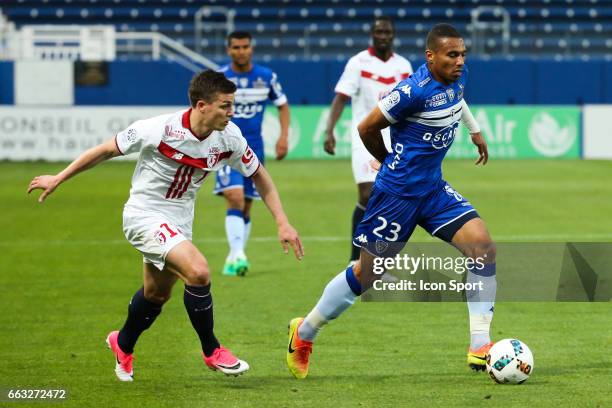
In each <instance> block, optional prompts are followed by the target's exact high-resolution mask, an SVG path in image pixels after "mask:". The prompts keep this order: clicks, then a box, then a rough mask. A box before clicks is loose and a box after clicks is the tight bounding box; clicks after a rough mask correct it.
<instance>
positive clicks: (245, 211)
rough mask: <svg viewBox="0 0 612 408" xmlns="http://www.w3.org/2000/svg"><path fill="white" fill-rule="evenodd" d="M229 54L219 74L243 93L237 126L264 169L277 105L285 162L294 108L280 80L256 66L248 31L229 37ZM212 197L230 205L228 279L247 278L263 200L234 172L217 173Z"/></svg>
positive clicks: (279, 147)
mask: <svg viewBox="0 0 612 408" xmlns="http://www.w3.org/2000/svg"><path fill="white" fill-rule="evenodd" d="M227 54H228V55H229V56H230V58H231V59H232V62H231V63H230V64H228V65H225V66H223V67H221V68H220V69H219V71H220V72H223V74H225V76H226V77H227V78H228V79H229V80H230V81H232V82H234V83H235V84H236V86H237V87H238V89H237V90H236V96H235V104H236V109H235V113H234V116H233V117H232V122H234V123H235V124H236V125H237V126H238V127H239V128H240V131H241V132H242V135H243V136H244V137H245V139H246V140H247V142H248V143H249V146H251V148H252V149H253V151H254V152H255V154H256V155H257V157H258V158H259V160H260V161H261V163H263V162H264V141H263V136H262V133H261V130H262V129H261V127H262V123H263V119H264V113H265V110H266V105H267V103H268V102H272V103H273V104H274V105H275V106H276V107H277V108H278V121H279V127H280V135H279V137H278V141H277V142H276V159H277V160H281V159H282V158H284V157H285V156H286V155H287V150H288V146H289V103H288V102H287V97H286V96H285V94H284V93H283V90H282V87H281V85H280V82H279V81H278V78H277V77H276V74H275V73H274V72H272V70H271V69H269V68H266V67H263V66H261V65H258V64H253V62H252V58H253V47H252V46H251V34H249V33H248V32H246V31H234V32H233V33H231V34H230V35H229V36H228V37H227ZM213 192H214V193H215V194H219V195H221V194H222V195H223V196H224V197H225V201H226V203H227V213H226V216H225V233H226V235H227V242H228V244H229V247H230V248H229V254H228V255H227V258H226V260H225V266H224V267H223V274H224V275H229V276H243V275H244V274H245V273H246V272H247V271H248V270H249V267H250V265H249V261H248V260H247V256H246V253H245V249H246V243H247V241H248V239H249V235H250V232H251V225H252V223H251V206H252V204H253V200H258V199H259V198H260V197H259V193H258V192H257V190H256V189H255V186H254V185H253V181H252V180H251V179H250V178H248V177H244V176H243V175H242V174H240V172H238V171H236V170H233V169H232V168H231V167H230V166H224V167H222V168H221V170H219V172H218V173H217V179H216V182H215V189H214V191H213Z"/></svg>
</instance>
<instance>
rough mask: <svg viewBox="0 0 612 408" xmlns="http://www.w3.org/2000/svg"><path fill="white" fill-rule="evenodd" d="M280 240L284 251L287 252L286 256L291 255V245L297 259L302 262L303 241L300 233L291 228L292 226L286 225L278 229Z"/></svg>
mask: <svg viewBox="0 0 612 408" xmlns="http://www.w3.org/2000/svg"><path fill="white" fill-rule="evenodd" d="M278 238H279V240H280V243H281V245H282V246H283V251H285V254H288V253H289V245H291V247H292V248H293V253H294V254H295V257H296V258H297V259H300V260H301V259H302V257H303V256H304V248H303V247H302V241H300V237H299V235H298V232H297V231H296V230H295V228H293V227H292V226H291V224H289V223H286V224H282V225H280V226H279V227H278Z"/></svg>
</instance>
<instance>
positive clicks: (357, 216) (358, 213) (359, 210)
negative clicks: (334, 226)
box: [349, 203, 365, 261]
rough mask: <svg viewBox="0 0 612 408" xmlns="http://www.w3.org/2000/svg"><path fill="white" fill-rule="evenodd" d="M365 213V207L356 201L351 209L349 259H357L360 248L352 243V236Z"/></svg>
mask: <svg viewBox="0 0 612 408" xmlns="http://www.w3.org/2000/svg"><path fill="white" fill-rule="evenodd" d="M364 214H365V207H364V206H362V205H361V204H359V203H357V205H355V209H354V210H353V229H352V230H351V241H350V242H351V259H349V261H356V260H358V259H359V252H360V250H361V248H360V247H357V246H355V245H353V237H354V236H355V231H356V230H357V226H358V225H359V223H360V222H361V220H362V219H363V216H364Z"/></svg>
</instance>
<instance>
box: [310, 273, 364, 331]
mask: <svg viewBox="0 0 612 408" xmlns="http://www.w3.org/2000/svg"><path fill="white" fill-rule="evenodd" d="M360 292H361V285H360V284H359V281H358V280H357V279H356V278H355V275H354V274H353V267H352V266H349V267H348V268H346V270H345V271H343V272H340V273H339V274H338V275H336V277H334V278H333V279H332V280H331V281H330V282H329V283H328V284H327V286H326V287H325V289H324V290H323V294H322V295H321V298H320V299H319V302H318V303H317V305H316V306H315V307H314V309H312V310H311V312H310V313H308V315H307V316H306V317H305V318H304V322H303V323H302V324H301V325H300V328H299V331H298V335H299V336H300V338H301V339H302V340H306V341H313V340H314V338H315V337H316V336H317V334H318V333H319V331H320V330H321V328H322V327H323V326H325V325H326V324H327V323H328V322H329V321H330V320H334V319H335V318H337V317H338V316H340V315H341V314H342V313H343V312H344V311H345V310H346V309H348V308H349V307H351V306H352V305H353V303H355V299H356V298H357V296H359V295H358V293H360Z"/></svg>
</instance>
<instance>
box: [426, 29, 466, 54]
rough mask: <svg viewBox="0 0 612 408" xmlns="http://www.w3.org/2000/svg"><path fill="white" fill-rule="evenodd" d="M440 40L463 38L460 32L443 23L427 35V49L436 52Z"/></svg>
mask: <svg viewBox="0 0 612 408" xmlns="http://www.w3.org/2000/svg"><path fill="white" fill-rule="evenodd" d="M440 38H463V37H462V36H461V34H459V31H457V29H456V28H455V27H453V26H452V25H450V24H446V23H441V24H436V25H435V26H433V28H432V29H431V30H429V33H428V34H427V49H429V50H432V51H435V50H436V48H437V47H438V40H439V39H440Z"/></svg>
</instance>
